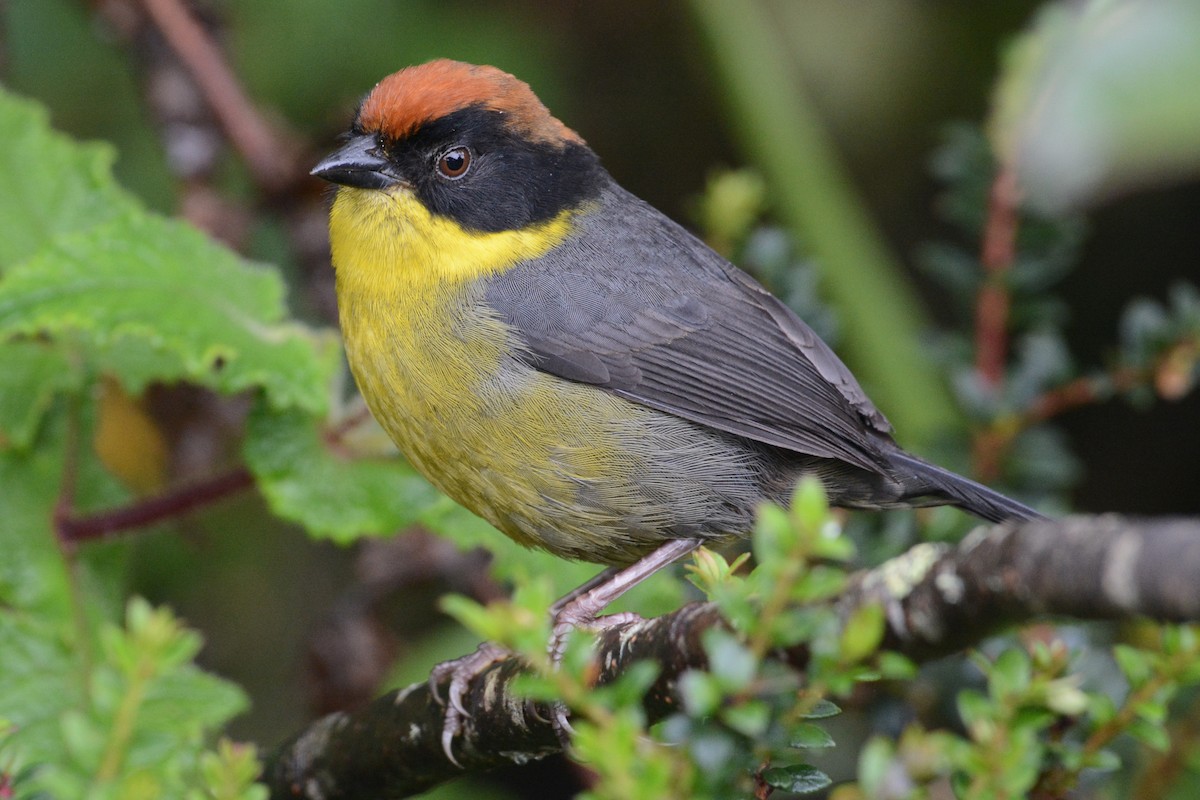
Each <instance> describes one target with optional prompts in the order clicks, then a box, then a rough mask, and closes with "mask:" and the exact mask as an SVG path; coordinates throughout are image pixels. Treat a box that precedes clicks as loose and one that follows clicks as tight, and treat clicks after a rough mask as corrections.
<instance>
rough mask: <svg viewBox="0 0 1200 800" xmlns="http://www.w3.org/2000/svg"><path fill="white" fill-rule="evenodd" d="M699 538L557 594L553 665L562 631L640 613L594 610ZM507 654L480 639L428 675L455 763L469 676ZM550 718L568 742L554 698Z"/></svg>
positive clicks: (600, 626) (596, 627)
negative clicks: (473, 647)
mask: <svg viewBox="0 0 1200 800" xmlns="http://www.w3.org/2000/svg"><path fill="white" fill-rule="evenodd" d="M700 544H701V540H700V539H674V540H672V541H670V542H667V543H666V544H664V545H663V546H662V547H660V548H658V549H657V550H655V551H653V552H652V553H650V554H649V555H646V556H643V557H642V558H641V559H639V560H638V561H635V562H634V563H633V564H630V565H629V566H628V567H610V568H608V569H606V570H604V571H603V572H600V573H598V574H597V575H596V576H594V577H593V578H591V579H590V580H588V581H587V582H586V583H584V584H582V585H581V586H579V587H577V588H575V589H573V590H572V591H570V592H568V593H567V594H565V595H563V596H562V597H561V598H559V599H558V600H557V601H556V602H555V603H554V605H552V606H551V607H550V620H551V625H552V629H551V630H552V633H551V635H550V644H549V646H548V650H549V653H550V662H551V664H552V665H553V666H554V668H555V669H557V668H558V666H559V664H560V663H561V662H562V658H563V653H564V652H565V650H566V646H567V636H568V635H569V634H570V632H571V631H572V630H573V629H575V628H585V629H587V630H591V631H596V632H599V631H602V630H606V629H608V628H610V627H612V626H614V625H623V624H625V623H627V622H631V621H634V620H637V619H639V617H638V616H637V615H636V614H632V613H625V614H611V615H609V616H607V617H599V616H598V615H599V614H600V612H601V611H603V610H604V609H605V608H607V607H608V606H609V605H610V604H611V603H613V602H614V601H615V600H616V599H617V598H619V597H620V596H621V595H623V594H625V593H626V592H627V591H629V590H630V589H632V588H633V587H635V586H637V585H638V584H639V583H641V582H642V581H644V580H646V579H647V578H649V577H650V576H651V575H653V574H654V573H656V572H658V571H659V570H660V569H662V568H663V567H666V566H668V565H670V564H672V563H674V562H676V561H678V560H679V559H681V558H683V557H684V556H686V555H687V554H688V553H690V552H692V551H693V550H695V549H696V548H697V547H699V546H700ZM509 655H511V653H510V652H509V651H508V650H505V649H504V648H503V647H500V646H499V645H495V644H492V643H491V642H484V643H483V644H481V645H479V647H478V648H476V650H475V652H474V653H471V654H470V655H467V656H463V657H462V658H456V659H454V660H453V661H446V662H443V663H441V664H438V665H437V666H436V667H434V668H433V671H432V672H431V673H430V675H429V689H430V692H431V693H432V694H433V697H434V699H435V700H437V701H438V702H439V703H442V704H443V705H444V706H445V707H446V714H445V717H444V721H443V723H442V751H443V752H444V753H445V754H446V758H448V759H450V762H451V763H452V764H454V765H455V766H459V767H461V766H462V765H461V764H459V763H458V759H456V758H455V757H454V737H456V736H458V734H459V733H461V732H462V727H463V722H464V721H465V720H467V719H470V717H471V712H470V711H469V710H468V709H467V707H466V705H465V704H464V703H463V698H464V697H466V694H467V690H468V689H469V688H470V685H471V681H472V680H474V679H475V678H476V677H477V676H478V675H480V674H481V673H482V672H483V671H484V670H486V669H487V668H488V667H490V666H491V665H492V664H494V663H496V662H497V661H501V660H503V659H504V658H507V657H508V656H509ZM447 677H449V678H450V686H449V688H448V689H447V690H446V700H445V701H444V702H443V701H442V698H441V697H440V695H438V686H439V685H440V684H441V683H442V681H444V680H445V679H446V678H447ZM550 721H551V723H552V724H553V725H554V730H555V732H556V733H557V734H558V738H559V739H560V740H562V742H563V745H564V746H566V745H567V744H569V736H568V733H569V731H570V723H568V722H567V709H566V707H565V706H563V705H562V704H561V703H560V704H558V705H557V706H556V707H555V709H554V715H553V718H552V719H551V720H550Z"/></svg>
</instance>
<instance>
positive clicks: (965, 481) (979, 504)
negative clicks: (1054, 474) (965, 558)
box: [891, 451, 1046, 522]
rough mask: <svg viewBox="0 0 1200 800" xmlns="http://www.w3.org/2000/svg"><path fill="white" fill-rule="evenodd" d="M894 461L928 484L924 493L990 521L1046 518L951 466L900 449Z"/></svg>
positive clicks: (893, 455) (894, 454)
mask: <svg viewBox="0 0 1200 800" xmlns="http://www.w3.org/2000/svg"><path fill="white" fill-rule="evenodd" d="M891 457H892V459H893V461H894V462H896V463H898V464H902V465H903V466H904V467H906V468H908V469H910V470H912V471H913V472H914V473H916V475H917V476H918V477H919V478H920V479H922V481H923V482H924V484H925V487H924V491H922V492H921V493H922V494H929V493H931V492H932V493H936V494H940V495H944V496H945V499H946V500H947V501H949V502H950V503H952V504H954V505H956V506H958V507H959V508H962V509H963V510H964V511H967V512H969V513H971V514H974V515H975V516H977V517H980V518H981V519H985V520H987V521H988V522H1004V521H1006V520H1029V519H1046V515H1045V514H1041V513H1039V512H1037V511H1035V510H1033V509H1032V508H1030V507H1029V506H1027V505H1025V504H1024V503H1018V502H1017V501H1016V500H1013V499H1012V498H1011V497H1005V496H1004V495H1002V494H1000V493H999V492H997V491H995V490H994V489H989V488H988V487H986V486H984V485H983V484H981V483H976V482H975V481H973V480H971V479H970V478H964V477H963V476H961V475H957V474H955V473H953V472H951V471H950V470H948V469H943V468H941V467H939V466H938V465H936V464H931V463H929V462H928V461H925V460H924V459H921V458H917V457H916V456H914V455H911V454H909V453H905V452H900V451H897V452H895V453H892V454H891Z"/></svg>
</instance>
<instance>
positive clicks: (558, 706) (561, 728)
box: [550, 703, 575, 750]
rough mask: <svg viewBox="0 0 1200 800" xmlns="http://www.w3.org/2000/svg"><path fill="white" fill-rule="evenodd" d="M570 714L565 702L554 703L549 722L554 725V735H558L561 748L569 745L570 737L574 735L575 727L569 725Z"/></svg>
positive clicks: (566, 747) (564, 748)
mask: <svg viewBox="0 0 1200 800" xmlns="http://www.w3.org/2000/svg"><path fill="white" fill-rule="evenodd" d="M570 716H571V712H570V710H569V709H568V708H567V707H566V705H565V704H563V703H555V704H554V713H553V718H552V719H551V720H550V722H551V724H552V725H553V726H554V735H555V736H557V737H558V742H559V744H561V745H562V746H563V750H566V749H568V748H569V747H570V746H571V737H572V736H574V735H575V729H574V728H572V727H571V720H570Z"/></svg>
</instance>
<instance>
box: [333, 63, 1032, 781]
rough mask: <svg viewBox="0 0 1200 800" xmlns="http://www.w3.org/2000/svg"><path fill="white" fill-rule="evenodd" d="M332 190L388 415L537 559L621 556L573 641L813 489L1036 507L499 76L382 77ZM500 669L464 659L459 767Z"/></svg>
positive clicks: (338, 164) (999, 508) (466, 69)
mask: <svg viewBox="0 0 1200 800" xmlns="http://www.w3.org/2000/svg"><path fill="white" fill-rule="evenodd" d="M312 174H313V175H315V176H317V177H319V178H323V179H324V180H326V181H329V182H331V183H333V184H335V185H336V193H335V197H334V200H333V203H332V206H331V209H330V214H329V235H330V249H331V260H332V263H333V267H334V271H335V284H336V294H337V301H338V309H339V311H338V316H339V322H340V325H341V329H342V335H343V339H344V343H345V350H346V355H347V359H348V362H349V365H350V369H351V372H352V373H353V375H354V377H355V380H356V382H357V384H358V387H359V389H360V391H361V393H362V396H363V398H364V399H365V401H366V404H367V406H368V407H369V408H370V410H371V412H372V414H373V415H374V417H375V418H376V419H377V420H378V421H379V423H380V424H381V425H382V427H383V428H384V429H385V430H386V431H387V433H388V434H389V435H390V437H391V438H392V439H393V440H394V441H395V443H396V445H397V446H398V447H399V449H400V451H401V452H402V453H403V454H404V455H405V456H406V457H407V459H408V460H409V461H410V462H411V463H412V465H413V466H414V467H415V468H416V469H417V470H419V471H420V472H421V473H422V474H423V475H424V476H425V477H426V478H428V480H429V481H430V482H431V483H432V484H433V485H434V486H436V487H437V488H438V489H440V490H441V491H442V492H444V493H445V494H447V495H449V496H450V497H451V498H453V499H454V500H456V501H457V502H458V503H460V504H462V505H463V506H465V507H466V508H467V509H469V510H471V511H473V512H474V513H476V514H478V515H479V516H481V517H482V518H484V519H485V520H487V521H488V522H490V523H491V524H492V525H493V526H494V527H496V528H497V529H499V530H500V531H501V532H503V533H505V534H507V535H508V536H509V537H511V538H512V539H513V540H515V541H516V542H518V543H520V544H522V545H526V546H530V547H539V548H542V549H544V550H547V551H549V552H550V553H553V554H555V555H557V556H560V557H563V558H567V559H575V560H582V561H588V562H594V563H598V564H603V565H606V567H607V569H606V570H604V571H603V572H601V573H600V574H599V575H598V576H597V577H596V578H594V579H593V580H592V581H589V582H588V583H587V584H585V585H584V586H583V587H580V588H579V589H578V590H576V591H574V592H572V593H571V594H569V595H567V596H566V597H565V598H563V599H562V600H561V601H559V603H557V604H556V605H555V607H554V609H553V614H554V628H553V629H554V631H555V636H556V637H559V636H561V635H563V633H564V632H565V631H567V630H569V629H570V628H572V627H576V626H585V627H586V626H589V625H594V624H597V619H598V615H599V614H600V612H601V611H602V610H603V609H604V608H605V607H606V606H607V605H608V604H609V603H611V602H612V601H613V600H615V599H616V598H617V597H618V596H620V595H621V594H622V593H624V592H625V591H627V590H628V589H629V588H631V587H632V586H634V585H636V584H637V583H639V582H640V581H642V580H644V579H645V578H647V577H649V576H650V575H651V574H653V573H655V572H656V571H658V570H659V569H662V568H664V567H666V566H668V565H670V564H671V563H673V562H675V561H678V560H679V559H681V558H683V557H684V556H686V555H687V554H689V553H691V552H692V551H693V550H695V549H696V548H698V547H700V546H701V545H704V544H721V543H725V542H728V541H730V540H733V539H736V538H738V537H744V536H746V535H747V534H748V532H749V531H750V530H751V528H752V526H753V520H754V516H755V513H756V509H757V508H758V507H759V505H760V504H762V503H764V502H768V501H769V502H774V503H778V504H785V503H786V502H787V501H788V499H789V497H790V495H791V493H792V491H793V489H794V487H795V485H796V484H797V482H798V481H799V480H800V479H801V478H803V477H805V476H811V477H815V478H816V479H817V480H819V481H820V483H821V484H822V486H823V487H824V490H825V492H826V494H827V496H828V498H829V501H830V503H831V504H832V505H835V506H841V507H845V508H855V509H890V508H911V507H917V506H929V505H952V506H957V507H959V508H961V509H963V510H965V511H967V512H969V513H971V514H973V515H975V516H977V517H980V518H982V519H984V520H988V521H992V522H998V521H1002V520H1025V519H1035V518H1039V517H1040V516H1041V515H1040V514H1039V513H1038V512H1037V511H1035V510H1033V509H1032V508H1029V507H1028V506H1025V505H1023V504H1021V503H1019V502H1017V501H1015V500H1013V499H1010V498H1008V497H1006V496H1004V495H1002V494H1000V493H998V492H996V491H994V490H992V489H990V488H988V487H986V486H983V485H981V484H979V483H976V482H974V481H972V480H970V479H968V478H965V477H962V476H960V475H957V474H955V473H953V472H950V471H948V470H946V469H943V468H942V467H939V466H937V465H935V464H933V463H931V462H929V461H926V460H924V459H922V458H920V457H918V456H916V455H913V454H910V453H908V452H906V451H905V450H903V449H901V447H900V446H899V445H898V444H897V443H896V441H895V439H894V438H893V436H892V427H891V425H890V424H889V422H888V421H887V419H886V418H885V416H884V415H883V414H882V413H881V412H880V411H879V410H878V409H877V408H876V407H875V406H874V404H872V402H871V401H870V399H868V397H867V395H866V393H865V392H864V391H863V389H862V388H861V387H860V386H859V383H858V381H857V380H856V379H855V378H854V376H853V375H852V374H851V372H850V370H849V369H848V368H847V367H846V366H845V365H844V364H843V363H842V361H841V360H840V359H839V358H838V357H837V356H836V355H835V354H834V352H833V350H831V349H830V348H829V346H827V345H826V344H825V342H823V341H822V340H821V339H820V338H819V337H818V336H817V334H816V333H815V332H814V331H813V329H812V328H810V327H809V326H808V325H807V324H805V323H804V322H803V321H802V320H801V319H800V318H799V317H798V316H797V315H796V314H795V313H794V312H793V311H792V310H791V309H789V308H788V306H786V305H785V304H784V303H783V302H781V301H780V300H779V299H777V298H776V297H775V296H774V295H772V294H771V293H770V292H769V291H767V290H766V289H765V288H764V287H763V286H762V285H760V284H759V283H758V282H757V281H755V280H754V279H753V278H752V277H750V276H749V275H748V274H746V273H745V272H743V271H742V270H740V269H739V268H738V267H736V266H734V265H733V264H731V263H730V262H729V261H727V260H726V259H725V258H723V257H722V256H720V255H719V254H717V253H716V252H715V251H713V250H712V249H711V248H709V247H708V246H707V245H705V244H704V243H703V242H702V241H701V240H700V239H698V238H697V237H696V236H694V235H693V234H692V233H690V232H689V231H687V230H686V229H685V228H684V227H682V226H681V225H679V224H677V223H676V222H674V221H672V220H671V219H670V218H669V217H667V216H666V215H664V214H663V213H661V212H660V211H658V210H656V209H655V208H653V207H652V206H650V205H649V204H647V203H645V202H643V201H642V200H640V199H638V198H637V197H635V196H634V195H633V194H631V193H630V192H628V191H626V190H625V189H623V188H622V187H621V186H620V185H619V184H618V183H617V182H616V181H615V180H614V179H613V177H612V176H611V175H610V174H609V173H608V172H607V171H606V170H605V168H604V167H603V166H602V165H601V162H600V159H599V157H598V156H597V155H596V153H595V152H593V150H592V149H591V148H590V147H589V146H588V145H587V143H586V142H585V141H584V139H583V138H582V137H581V136H580V135H579V134H578V133H576V132H575V131H574V130H572V129H571V128H569V127H567V126H566V125H565V124H563V123H562V122H561V121H559V120H558V119H557V118H556V117H554V116H553V115H552V114H551V113H550V111H549V110H548V109H547V108H546V106H545V105H543V103H542V102H541V101H540V100H539V99H538V97H537V96H536V94H535V93H534V92H533V90H532V89H531V88H530V87H529V85H528V84H527V83H525V82H523V81H521V80H519V79H518V78H516V77H514V76H512V75H510V74H508V73H506V72H504V71H503V70H501V69H498V68H496V67H492V66H481V65H472V64H466V63H462V62H458V61H452V60H448V59H438V60H434V61H430V62H427V63H423V64H418V65H414V66H409V67H406V68H404V69H401V70H399V71H398V72H395V73H393V74H391V75H389V76H387V77H385V78H384V79H383V80H381V81H380V82H379V83H378V84H377V85H376V86H375V87H374V88H373V89H372V90H371V91H370V92H369V94H367V96H366V97H365V99H364V100H363V101H362V102H361V104H360V105H359V107H358V109H357V111H356V113H355V115H354V119H353V122H352V124H351V125H350V129H349V133H348V134H347V135H346V138H345V140H344V141H343V142H342V144H341V146H340V147H339V148H338V149H337V150H336V151H334V152H333V153H331V154H330V155H328V156H327V157H325V158H324V159H323V160H321V161H320V162H319V163H318V164H317V165H316V167H315V168H314V169H313V170H312ZM495 657H496V650H495V648H489V647H487V646H486V645H485V646H484V647H481V649H480V651H477V654H476V655H475V657H474V658H472V657H467V658H465V659H460V660H458V661H457V662H449V664H450V665H451V666H449V667H448V668H449V669H450V672H451V674H452V680H451V683H450V687H449V697H448V698H447V700H448V701H449V705H448V708H447V712H446V730H444V731H443V739H442V744H443V748H444V749H445V751H446V754H447V755H448V756H449V757H450V758H451V760H454V756H453V753H452V750H451V748H452V741H453V737H454V735H455V733H456V732H457V729H458V726H459V725H460V724H461V722H462V720H463V719H464V718H465V717H466V716H467V714H468V710H467V709H466V708H465V707H464V706H463V696H464V694H465V692H466V689H467V687H468V685H469V681H470V679H471V677H472V675H473V674H474V673H477V672H478V671H479V670H480V669H481V668H482V666H485V665H486V664H487V663H489V661H490V660H491V659H493V658H495ZM439 674H440V673H439ZM456 763H457V762H456Z"/></svg>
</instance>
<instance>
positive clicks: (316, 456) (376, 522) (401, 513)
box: [243, 406, 441, 542]
mask: <svg viewBox="0 0 1200 800" xmlns="http://www.w3.org/2000/svg"><path fill="white" fill-rule="evenodd" d="M243 452H244V453H245V456H246V463H247V464H248V465H249V466H250V469H251V470H252V471H253V472H254V474H255V476H256V477H257V479H258V485H259V488H260V490H261V491H262V493H263V496H265V497H266V498H267V501H268V502H269V503H270V505H271V509H272V510H273V511H274V512H275V513H276V514H278V515H279V516H281V517H283V518H284V519H289V520H292V521H294V522H297V523H299V524H301V525H303V526H304V527H305V528H306V529H307V530H308V531H309V532H310V533H312V534H313V535H315V536H323V537H329V538H332V539H335V540H337V541H341V542H347V541H351V540H353V539H355V538H357V537H359V536H364V535H368V534H385V533H394V532H396V531H398V530H400V529H402V528H405V527H408V526H409V525H412V524H413V523H415V522H416V521H417V520H418V519H419V518H420V515H421V514H422V513H424V512H425V511H428V510H429V509H430V508H432V507H433V506H435V505H437V504H438V503H439V502H440V501H441V496H440V495H439V494H438V492H437V490H435V489H434V488H433V487H432V486H430V485H429V483H428V482H427V481H426V480H425V479H424V478H422V477H420V476H419V475H417V474H416V472H414V471H413V469H412V468H411V467H410V466H408V464H407V463H405V462H404V461H403V460H401V459H400V458H398V457H397V458H379V459H360V460H356V461H355V460H347V459H345V458H342V457H340V456H337V455H334V454H333V453H332V452H330V451H329V449H328V448H327V447H326V446H325V445H324V442H323V439H322V435H321V432H320V431H319V430H318V427H317V422H316V421H315V420H314V419H312V418H311V417H309V416H307V415H305V414H302V413H300V412H295V411H293V412H282V413H279V412H274V411H271V410H270V409H267V408H264V407H262V406H260V407H259V408H256V409H255V410H254V412H253V413H251V415H250V419H249V421H248V423H247V427H246V441H245V444H244V446H243Z"/></svg>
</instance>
